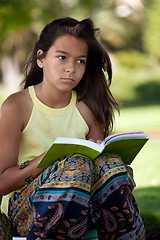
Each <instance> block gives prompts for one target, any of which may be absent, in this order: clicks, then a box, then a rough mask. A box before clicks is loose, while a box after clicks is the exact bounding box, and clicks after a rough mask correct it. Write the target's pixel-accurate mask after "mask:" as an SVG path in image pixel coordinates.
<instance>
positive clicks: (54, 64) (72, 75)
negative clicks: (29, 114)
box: [37, 35, 88, 91]
mask: <svg viewBox="0 0 160 240" xmlns="http://www.w3.org/2000/svg"><path fill="white" fill-rule="evenodd" d="M41 53H42V51H41V50H39V51H38V53H37V54H41ZM87 55H88V45H87V43H86V42H85V41H84V40H83V39H77V38H75V37H74V36H71V35H63V36H60V37H58V38H57V39H56V41H55V42H54V44H53V45H52V47H51V48H50V49H49V51H48V53H47V55H46V56H45V58H43V59H41V60H37V63H38V65H39V66H40V65H43V83H45V84H46V83H47V84H49V85H48V86H50V87H54V88H56V89H59V90H62V91H70V90H72V89H73V88H74V87H75V86H76V85H77V84H78V83H79V82H80V80H81V79H82V77H83V74H84V72H85V68H86V61H87Z"/></svg>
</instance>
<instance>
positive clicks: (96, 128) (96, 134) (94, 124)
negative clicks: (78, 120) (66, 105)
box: [77, 101, 104, 141]
mask: <svg viewBox="0 0 160 240" xmlns="http://www.w3.org/2000/svg"><path fill="white" fill-rule="evenodd" d="M77 108H78V110H79V112H80V114H81V115H82V117H83V119H84V120H85V122H86V123H87V125H88V127H89V133H88V135H87V139H90V138H91V139H93V140H95V141H97V140H99V139H101V140H102V139H103V130H104V126H103V124H102V123H100V121H99V120H98V119H97V118H96V117H95V115H94V114H93V112H92V111H91V109H90V108H89V107H88V106H87V105H86V104H85V102H84V101H80V102H77Z"/></svg>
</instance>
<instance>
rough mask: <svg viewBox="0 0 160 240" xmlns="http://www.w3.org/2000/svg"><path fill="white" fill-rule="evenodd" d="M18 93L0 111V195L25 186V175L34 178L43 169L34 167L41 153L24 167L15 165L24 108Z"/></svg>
mask: <svg viewBox="0 0 160 240" xmlns="http://www.w3.org/2000/svg"><path fill="white" fill-rule="evenodd" d="M19 95H20V96H19ZM19 95H12V96H10V97H9V98H8V99H7V100H6V101H5V102H4V104H3V105H2V108H1V111H0V195H6V194H8V193H10V192H12V191H14V190H16V189H19V188H21V187H23V186H25V182H24V178H25V177H26V176H27V175H29V174H30V175H31V177H32V178H35V177H37V176H38V175H39V174H40V173H41V172H42V171H43V170H44V169H37V168H36V165H37V163H38V162H39V160H40V159H41V158H42V156H43V154H42V155H41V156H39V157H37V158H35V159H34V160H33V161H30V162H29V165H28V166H27V167H25V168H24V169H19V166H17V160H18V154H19V144H20V136H21V131H22V129H23V124H24V110H25V109H24V105H23V99H24V96H23V97H21V94H19ZM22 105H23V108H22V107H21V106H22Z"/></svg>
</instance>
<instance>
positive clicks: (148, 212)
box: [114, 105, 160, 229]
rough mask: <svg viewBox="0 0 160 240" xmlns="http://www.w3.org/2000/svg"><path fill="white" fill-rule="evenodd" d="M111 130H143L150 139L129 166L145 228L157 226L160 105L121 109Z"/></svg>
mask: <svg viewBox="0 0 160 240" xmlns="http://www.w3.org/2000/svg"><path fill="white" fill-rule="evenodd" d="M115 121H116V122H115V129H114V131H116V132H119V131H130V130H143V131H145V132H146V133H147V135H148V136H149V137H150V139H149V141H148V142H147V143H146V145H145V146H144V148H143V149H142V150H141V151H140V153H139V154H138V155H137V157H136V158H135V160H134V161H133V163H132V164H131V167H132V168H133V170H134V179H135V182H136V184H137V187H136V188H135V190H134V196H135V198H136V200H137V203H138V207H139V210H140V213H141V216H142V219H143V222H144V224H145V227H146V228H148V229H155V228H158V227H159V226H160V174H159V169H160V151H159V148H160V105H159V106H158V105H153V106H145V107H132V108H122V110H121V115H120V117H119V116H118V115H116V119H115Z"/></svg>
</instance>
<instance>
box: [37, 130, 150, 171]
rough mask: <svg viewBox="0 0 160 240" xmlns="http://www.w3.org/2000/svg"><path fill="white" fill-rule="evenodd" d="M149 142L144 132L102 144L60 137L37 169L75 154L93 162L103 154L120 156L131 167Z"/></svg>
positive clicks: (112, 137)
mask: <svg viewBox="0 0 160 240" xmlns="http://www.w3.org/2000/svg"><path fill="white" fill-rule="evenodd" d="M147 141H148V137H147V136H146V134H145V133H144V132H142V131H132V132H123V133H116V134H112V135H110V136H108V137H107V138H105V140H104V141H103V142H102V144H97V143H94V142H91V141H88V140H83V139H77V138H63V137H58V138H57V139H56V140H55V141H54V142H53V144H52V146H51V147H50V148H49V149H48V151H47V152H46V154H45V155H44V157H43V158H42V159H41V160H40V162H39V163H38V165H37V168H46V167H49V166H50V165H51V164H53V163H54V162H55V161H56V160H58V159H59V158H61V157H65V156H68V155H70V154H74V153H78V154H82V155H85V156H87V157H89V158H90V159H92V160H93V159H95V158H96V157H98V156H99V155H100V154H101V153H102V152H108V153H116V154H119V155H120V157H121V158H122V160H123V162H124V163H125V164H128V165H129V164H131V162H132V161H133V159H134V158H135V157H136V155H137V154H138V152H139V151H140V150H141V148H142V147H143V146H144V144H145V143H146V142H147Z"/></svg>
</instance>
